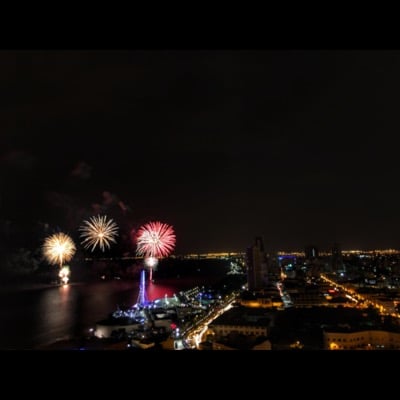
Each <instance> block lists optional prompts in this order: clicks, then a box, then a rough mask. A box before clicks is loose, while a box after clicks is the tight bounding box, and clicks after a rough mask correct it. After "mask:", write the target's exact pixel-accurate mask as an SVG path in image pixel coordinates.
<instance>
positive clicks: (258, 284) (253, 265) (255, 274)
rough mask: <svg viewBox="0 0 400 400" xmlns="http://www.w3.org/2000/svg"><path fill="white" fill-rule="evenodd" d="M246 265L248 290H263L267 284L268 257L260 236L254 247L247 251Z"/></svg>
mask: <svg viewBox="0 0 400 400" xmlns="http://www.w3.org/2000/svg"><path fill="white" fill-rule="evenodd" d="M246 264H247V284H248V289H249V290H259V289H262V288H263V287H264V286H265V284H266V283H267V257H266V254H265V250H264V243H263V240H262V238H261V237H260V236H257V237H256V239H255V243H254V245H253V246H251V247H249V248H248V249H247V252H246Z"/></svg>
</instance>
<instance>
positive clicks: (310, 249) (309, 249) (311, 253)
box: [304, 245, 319, 260]
mask: <svg viewBox="0 0 400 400" xmlns="http://www.w3.org/2000/svg"><path fill="white" fill-rule="evenodd" d="M304 254H305V258H306V259H307V260H314V259H315V258H318V257H319V252H318V248H317V247H316V246H314V245H308V246H306V247H305V248H304Z"/></svg>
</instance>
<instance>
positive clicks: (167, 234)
mask: <svg viewBox="0 0 400 400" xmlns="http://www.w3.org/2000/svg"><path fill="white" fill-rule="evenodd" d="M175 240H176V237H175V234H174V230H173V228H172V226H170V225H168V224H163V223H162V222H159V221H156V222H149V223H147V224H145V225H143V226H141V227H140V229H139V230H138V234H137V248H136V254H137V255H138V256H144V257H155V258H160V257H167V256H168V255H169V254H170V253H171V251H172V250H173V249H174V247H175Z"/></svg>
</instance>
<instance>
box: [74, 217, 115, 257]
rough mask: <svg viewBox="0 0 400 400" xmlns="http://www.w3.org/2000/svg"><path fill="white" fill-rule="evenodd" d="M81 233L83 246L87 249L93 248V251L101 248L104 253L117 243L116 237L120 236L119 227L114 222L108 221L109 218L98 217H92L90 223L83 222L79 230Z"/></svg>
mask: <svg viewBox="0 0 400 400" xmlns="http://www.w3.org/2000/svg"><path fill="white" fill-rule="evenodd" d="M79 230H80V231H81V232H82V233H81V235H80V236H81V238H83V240H82V242H81V243H82V245H83V246H84V247H85V249H88V248H90V247H91V249H90V250H91V251H92V252H93V251H94V249H95V248H96V247H97V246H99V247H100V249H101V250H102V251H103V252H104V250H105V248H106V247H107V248H108V249H109V248H110V246H111V242H113V243H116V240H115V237H116V236H118V232H117V231H118V226H117V224H116V223H115V222H114V221H113V220H112V219H109V220H107V216H106V215H103V216H100V215H98V216H97V217H91V218H90V219H89V221H83V224H82V226H81V227H80V228H79Z"/></svg>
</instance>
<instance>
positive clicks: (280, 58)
mask: <svg viewBox="0 0 400 400" xmlns="http://www.w3.org/2000/svg"><path fill="white" fill-rule="evenodd" d="M399 71H400V51H368V50H364V51H355V50H354V51H353V50H346V51H336V50H329V51H316V50H308V51H299V50H296V51H288V50H282V51H267V50H265V51H261V50H260V51H239V50H229V51H223V50H213V51H203V50H196V51H185V50H179V51H178V50H176V51H166V50H162V51H161V50H151V51H150V50H148V51H142V50H141V51H13V52H12V51H3V52H1V53H0V141H1V146H0V168H1V169H0V171H1V181H0V185H1V186H0V189H1V193H0V196H1V197H0V212H1V215H0V221H2V223H3V224H6V223H8V224H10V223H12V224H13V225H14V226H19V227H20V232H24V230H25V231H26V232H28V231H29V230H30V227H31V226H36V225H37V224H42V225H43V224H47V225H48V227H49V228H48V229H50V231H51V230H52V229H54V230H56V229H59V230H63V231H65V232H66V233H71V232H74V231H76V230H77V228H78V226H79V224H80V223H81V222H82V219H83V218H87V217H89V216H91V215H94V214H95V213H96V212H104V213H110V215H112V216H113V217H114V218H115V219H116V220H117V221H118V223H119V224H122V226H123V227H124V228H123V229H127V230H131V229H133V230H134V229H137V228H138V227H139V226H140V225H141V224H142V223H145V222H148V221H151V220H160V221H162V222H165V223H168V224H170V225H172V226H173V227H174V229H175V233H176V236H177V243H176V251H175V253H177V254H183V253H188V252H207V251H225V250H226V251H244V250H245V249H246V247H248V246H249V245H251V244H252V243H253V242H254V238H255V236H263V237H264V242H265V245H266V247H267V249H269V250H302V249H303V248H304V246H305V245H307V244H315V245H317V246H319V247H320V248H321V249H329V248H330V247H331V246H332V245H333V243H334V242H338V243H340V244H341V245H342V248H344V249H351V248H362V249H374V248H389V247H391V248H400V230H399V225H400V186H399V172H400V158H399V147H398V145H397V142H398V140H397V137H398V135H399V134H400V74H399ZM27 237H29V235H28V234H27Z"/></svg>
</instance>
